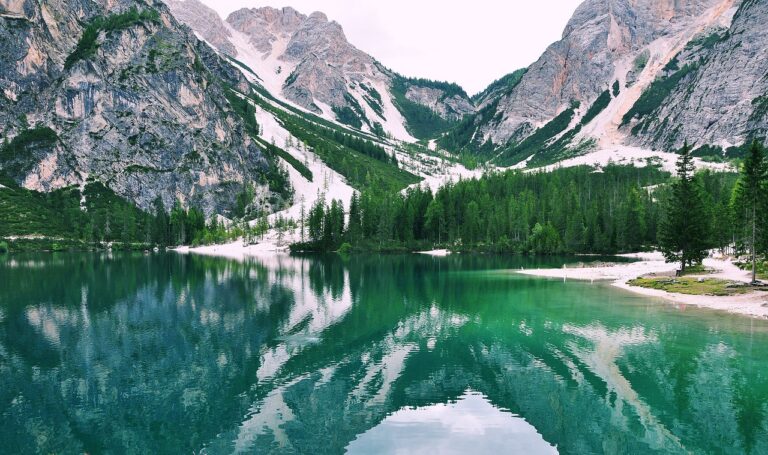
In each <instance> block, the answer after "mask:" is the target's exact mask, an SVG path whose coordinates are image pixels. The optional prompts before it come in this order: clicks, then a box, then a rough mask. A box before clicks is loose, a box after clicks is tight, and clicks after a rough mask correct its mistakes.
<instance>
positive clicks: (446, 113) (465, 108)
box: [405, 85, 475, 120]
mask: <svg viewBox="0 0 768 455" xmlns="http://www.w3.org/2000/svg"><path fill="white" fill-rule="evenodd" d="M405 97H406V98H408V99H409V100H411V101H413V102H414V103H418V104H420V105H422V106H426V107H428V108H429V109H432V110H433V111H434V112H436V113H437V114H438V115H440V117H442V118H444V119H453V120H460V119H461V118H462V117H464V116H465V115H468V114H471V113H473V112H475V106H474V105H473V104H472V101H470V100H469V99H467V97H466V96H463V95H457V94H447V93H446V92H445V91H443V90H440V89H439V88H434V87H423V86H418V85H411V86H410V87H408V91H407V92H406V93H405Z"/></svg>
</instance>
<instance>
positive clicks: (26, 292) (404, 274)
mask: <svg viewBox="0 0 768 455" xmlns="http://www.w3.org/2000/svg"><path fill="white" fill-rule="evenodd" d="M592 259H594V260H596V261H599V260H604V259H605V258H589V260H592ZM577 260H580V261H584V260H586V259H585V258H578V259H577ZM573 261H574V259H573V258H570V259H569V258H546V259H527V258H519V257H512V258H505V257H495V256H464V255H459V256H448V257H430V256H424V255H407V256H365V257H351V258H349V259H346V260H343V259H341V258H339V257H338V256H315V257H288V256H270V257H264V258H251V259H247V260H244V261H232V260H227V259H219V258H211V257H199V256H194V255H191V256H187V255H179V254H174V253H169V254H149V255H145V254H82V255H78V254H53V255H25V256H3V257H0V384H1V385H2V386H0V403H2V409H1V410H0V441H1V442H2V447H1V448H0V452H5V451H7V453H83V452H88V453H193V452H194V453H209V454H228V453H329V454H334V453H359V454H375V453H419V454H422V453H467V452H471V453H476V454H480V453H496V454H498V453H527V454H539V453H542V454H550V453H564V454H583V453H611V454H624V453H644V454H646V453H753V454H764V453H768V404H766V403H768V321H761V320H756V319H749V318H745V317H739V316H734V315H729V314H725V313H720V312H713V311H706V310H699V309H695V308H691V307H685V306H680V305H670V304H667V303H665V302H663V301H660V300H655V299H649V298H647V297H643V296H639V295H634V294H631V293H628V292H625V291H622V290H618V289H615V288H613V287H611V286H609V285H608V284H607V283H595V284H591V283H582V282H570V281H569V282H563V281H562V280H557V279H554V280H552V279H541V278H535V277H528V276H522V275H518V274H516V273H514V271H516V270H519V269H520V268H526V269H530V268H552V267H561V266H562V265H564V264H566V263H569V262H573Z"/></svg>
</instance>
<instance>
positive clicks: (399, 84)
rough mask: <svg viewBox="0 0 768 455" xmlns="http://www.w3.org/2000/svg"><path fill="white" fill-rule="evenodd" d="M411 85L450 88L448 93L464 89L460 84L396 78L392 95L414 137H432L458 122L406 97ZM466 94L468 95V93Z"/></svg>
mask: <svg viewBox="0 0 768 455" xmlns="http://www.w3.org/2000/svg"><path fill="white" fill-rule="evenodd" d="M416 82H424V83H423V84H422V83H416ZM427 82H429V84H427ZM409 85H424V86H428V87H434V88H440V89H441V90H442V89H446V90H449V92H446V95H447V94H448V93H463V92H464V91H463V90H462V89H461V88H460V87H458V86H455V87H453V85H451V84H445V83H433V82H431V81H424V80H410V79H405V78H400V77H397V78H395V79H394V81H393V82H392V96H393V97H394V102H395V105H396V106H397V108H398V110H399V111H400V113H401V114H403V117H405V120H406V122H407V127H408V131H409V132H410V133H411V134H412V135H413V136H414V137H416V138H417V139H431V138H433V137H436V136H437V135H439V134H440V133H443V132H445V131H447V130H448V129H449V128H450V127H451V126H453V125H454V124H456V122H452V121H449V120H446V119H444V118H442V117H440V115H438V114H437V113H436V112H434V111H433V110H432V109H430V108H428V107H426V106H422V105H421V104H419V103H414V102H413V101H411V100H409V99H408V98H406V96H405V94H406V93H407V92H408V87H409ZM454 85H455V84H454ZM441 87H442V88H441ZM464 95H465V96H466V94H464Z"/></svg>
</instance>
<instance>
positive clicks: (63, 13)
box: [0, 0, 279, 215]
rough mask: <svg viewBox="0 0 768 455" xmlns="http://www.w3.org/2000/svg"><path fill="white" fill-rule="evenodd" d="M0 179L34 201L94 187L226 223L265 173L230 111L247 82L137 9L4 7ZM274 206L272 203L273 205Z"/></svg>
mask: <svg viewBox="0 0 768 455" xmlns="http://www.w3.org/2000/svg"><path fill="white" fill-rule="evenodd" d="M0 43H2V44H0V47H1V48H2V53H1V54H0V86H2V87H3V93H2V96H0V134H1V135H2V139H3V140H4V141H6V143H7V144H11V145H14V147H5V148H4V149H5V150H11V149H13V150H15V151H16V152H14V154H13V155H11V154H10V153H4V154H3V155H2V156H0V172H4V173H6V174H9V176H10V177H12V178H14V179H15V180H16V181H17V182H18V183H19V184H22V185H23V186H25V187H27V188H29V189H34V190H40V191H50V190H54V189H57V188H61V187H65V186H69V185H77V184H82V183H83V182H84V181H85V180H86V179H89V178H90V179H95V180H99V181H101V182H102V183H104V184H106V185H108V186H109V187H110V188H111V189H112V190H113V191H115V192H116V193H117V194H119V195H121V196H123V197H125V198H127V199H129V200H130V201H133V202H134V203H136V204H137V205H138V206H140V207H142V208H144V209H149V208H151V207H152V204H153V201H155V200H156V198H158V197H160V198H161V199H162V200H163V202H164V204H165V206H166V207H171V206H172V205H173V204H174V203H175V201H176V200H181V201H182V202H183V203H184V204H188V205H189V204H194V205H197V206H200V207H202V208H203V209H204V210H205V212H206V214H208V215H213V214H214V213H227V211H228V209H229V208H230V207H231V206H232V205H233V203H234V199H235V197H236V196H237V194H239V193H240V192H241V191H242V190H243V188H244V187H245V185H254V186H257V187H261V188H264V190H265V191H266V183H267V180H268V179H267V177H266V176H267V175H268V173H269V172H270V169H271V166H273V165H272V164H270V162H269V161H268V160H267V159H266V158H265V155H264V154H263V152H262V150H261V149H260V148H259V147H258V146H257V145H256V144H255V143H254V142H253V141H252V140H251V138H250V137H249V135H248V134H247V133H246V131H245V129H244V125H243V122H242V119H241V118H240V117H239V116H238V115H237V114H236V113H235V112H234V111H233V109H232V107H231V106H230V104H229V102H228V101H227V96H228V95H229V94H230V93H229V92H228V90H229V89H228V87H235V88H239V89H241V90H247V88H248V85H247V81H246V79H245V78H244V77H243V76H242V75H241V73H240V72H239V71H237V70H236V69H234V68H233V67H232V66H231V65H229V64H228V63H226V62H224V61H222V59H221V58H220V57H219V56H218V55H217V54H216V53H215V52H214V51H213V50H212V49H210V48H209V47H208V46H207V45H205V44H204V43H202V42H201V41H199V40H198V39H196V38H195V37H194V36H193V35H192V34H191V33H190V32H189V30H188V29H187V28H186V27H183V26H181V25H180V24H179V23H177V22H176V19H175V18H174V17H173V16H172V15H171V14H170V12H169V11H168V9H167V8H166V7H165V5H164V4H162V3H160V2H153V1H141V0H117V1H115V0H110V1H107V0H100V1H87V0H66V1H64V0H53V1H47V2H37V1H32V0H15V1H13V2H7V1H4V2H3V3H2V4H1V5H0ZM278 203H279V202H278Z"/></svg>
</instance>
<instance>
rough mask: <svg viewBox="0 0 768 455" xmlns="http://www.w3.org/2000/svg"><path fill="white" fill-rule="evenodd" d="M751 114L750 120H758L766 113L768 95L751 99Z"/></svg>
mask: <svg viewBox="0 0 768 455" xmlns="http://www.w3.org/2000/svg"><path fill="white" fill-rule="evenodd" d="M752 106H753V108H752V114H751V115H750V116H749V119H750V120H751V121H760V120H762V119H764V118H765V116H766V114H768V95H763V96H758V97H757V98H755V99H753V100H752Z"/></svg>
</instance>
